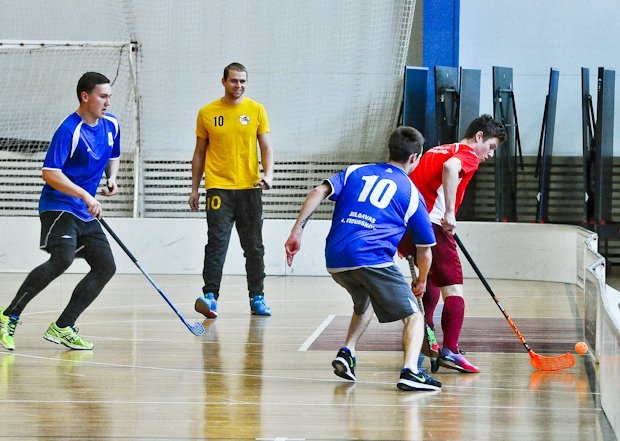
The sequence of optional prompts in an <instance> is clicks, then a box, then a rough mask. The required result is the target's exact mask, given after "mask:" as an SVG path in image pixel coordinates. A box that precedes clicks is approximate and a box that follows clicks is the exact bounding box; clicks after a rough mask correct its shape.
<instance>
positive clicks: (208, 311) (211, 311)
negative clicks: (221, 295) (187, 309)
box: [194, 292, 217, 319]
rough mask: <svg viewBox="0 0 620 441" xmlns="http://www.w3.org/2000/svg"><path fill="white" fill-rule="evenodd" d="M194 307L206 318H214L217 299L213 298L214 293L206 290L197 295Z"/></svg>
mask: <svg viewBox="0 0 620 441" xmlns="http://www.w3.org/2000/svg"><path fill="white" fill-rule="evenodd" d="M194 309H195V310H196V312H199V313H201V314H202V315H204V316H205V317H206V318H208V319H213V318H216V317H217V300H215V294H213V293H212V292H208V293H206V294H205V295H204V296H202V297H198V298H197V299H196V303H194Z"/></svg>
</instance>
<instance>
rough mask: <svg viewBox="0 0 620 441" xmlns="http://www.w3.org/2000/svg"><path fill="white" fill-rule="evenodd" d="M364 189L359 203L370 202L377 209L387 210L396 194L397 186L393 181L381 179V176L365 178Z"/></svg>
mask: <svg viewBox="0 0 620 441" xmlns="http://www.w3.org/2000/svg"><path fill="white" fill-rule="evenodd" d="M362 179H363V180H364V182H365V184H364V188H363V189H362V192H361V193H360V195H359V197H358V198H357V200H358V201H359V202H366V200H367V199H368V201H369V202H370V203H371V204H372V205H374V206H375V207H377V208H385V207H387V206H388V205H389V203H390V201H391V200H392V198H393V197H394V195H395V194H396V190H397V186H396V183H395V182H394V181H392V180H391V179H381V180H380V181H379V182H377V179H379V176H364V177H362Z"/></svg>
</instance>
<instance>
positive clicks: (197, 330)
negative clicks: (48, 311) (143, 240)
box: [99, 218, 205, 335]
mask: <svg viewBox="0 0 620 441" xmlns="http://www.w3.org/2000/svg"><path fill="white" fill-rule="evenodd" d="M99 222H100V223H101V225H103V228H105V229H106V230H108V233H110V236H112V237H113V238H114V240H115V241H116V243H117V244H118V245H119V246H120V247H121V248H122V249H123V251H124V252H125V254H127V256H129V258H130V259H131V261H132V262H133V263H135V265H136V266H137V267H138V269H139V270H140V271H141V272H142V274H144V276H145V277H146V278H147V280H148V281H149V282H151V285H153V287H154V288H155V289H156V290H157V292H158V293H159V295H161V296H162V297H163V298H164V300H165V301H166V303H168V305H169V306H170V307H171V308H172V310H173V311H174V312H175V313H176V315H177V316H178V317H179V318H180V319H181V321H182V322H183V324H184V325H185V326H187V329H189V330H190V332H191V333H192V334H194V335H202V334H204V332H205V328H204V326H202V323H198V322H196V323H194V324H193V325H192V324H190V323H189V322H188V321H187V320H185V317H183V316H182V315H181V313H180V312H179V310H178V309H177V308H176V307H175V306H174V305H173V304H172V302H171V301H170V299H169V298H168V297H167V296H166V294H164V292H163V291H162V289H161V288H160V287H159V286H158V285H157V283H156V282H155V280H153V278H152V277H151V275H150V274H149V273H147V272H146V270H145V269H144V268H142V265H140V262H138V259H136V258H135V257H134V255H133V254H131V251H129V249H127V247H126V246H125V244H124V243H123V242H122V241H121V239H120V238H119V237H118V236H117V235H116V233H115V232H114V231H113V230H112V228H110V226H109V225H108V223H107V222H106V221H105V220H103V218H101V219H99Z"/></svg>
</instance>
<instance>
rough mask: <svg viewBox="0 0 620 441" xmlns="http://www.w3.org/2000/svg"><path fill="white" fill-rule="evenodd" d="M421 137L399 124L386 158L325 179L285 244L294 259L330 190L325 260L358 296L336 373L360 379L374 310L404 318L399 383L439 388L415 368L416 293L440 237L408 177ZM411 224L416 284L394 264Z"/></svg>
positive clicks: (384, 318) (419, 334)
mask: <svg viewBox="0 0 620 441" xmlns="http://www.w3.org/2000/svg"><path fill="white" fill-rule="evenodd" d="M423 144H424V138H423V137H422V135H421V134H420V132H418V131H417V130H416V129H414V128H412V127H398V128H397V129H395V130H394V131H393V132H392V134H391V135H390V138H389V141H388V150H389V161H388V162H387V163H383V164H366V165H351V166H349V167H348V168H346V169H344V170H342V171H341V172H340V173H338V174H337V175H335V176H332V177H331V178H329V179H326V180H325V181H323V183H322V184H321V185H319V186H317V187H315V188H314V189H313V190H312V191H311V192H310V193H309V194H308V196H307V197H306V200H305V201H304V203H303V206H302V207H301V210H300V212H299V216H298V217H297V221H296V222H295V225H294V226H293V228H292V230H291V234H290V236H289V238H288V240H287V241H286V243H285V245H284V248H285V251H286V257H287V263H288V265H289V266H290V265H291V264H292V263H293V258H294V256H295V254H296V253H297V252H298V251H299V250H300V248H301V235H302V233H303V231H304V227H305V225H306V223H307V222H308V220H309V219H310V216H311V215H312V213H313V212H314V211H315V210H316V209H317V207H318V206H319V205H320V203H321V202H322V201H323V200H324V199H325V198H326V197H329V198H330V199H331V200H333V201H335V202H336V207H335V209H334V214H333V217H332V224H331V228H330V231H329V234H328V235H327V240H326V247H325V259H326V264H327V270H328V271H329V272H330V274H331V275H332V278H333V279H334V280H335V281H336V282H337V283H338V284H339V285H341V286H342V287H343V288H345V289H346V290H347V291H348V292H349V294H350V295H351V298H352V299H353V315H352V316H351V322H350V324H349V331H348V334H347V337H346V340H345V345H344V347H342V348H341V349H340V350H339V351H338V354H337V356H336V359H335V360H334V361H333V362H332V366H333V367H334V373H335V374H336V375H338V376H339V377H342V378H344V379H347V380H351V381H355V380H356V377H355V364H356V358H355V346H356V344H357V342H358V340H359V338H360V337H361V336H362V334H363V333H364V331H365V330H366V328H367V327H368V324H369V323H370V320H371V318H372V316H373V313H375V314H376V315H377V318H378V319H379V322H381V323H385V322H393V321H396V320H402V321H403V324H404V329H403V351H404V364H403V368H402V370H401V374H400V379H399V381H398V383H397V387H398V388H399V389H401V390H438V389H440V388H441V383H440V382H439V381H436V380H434V379H433V378H431V377H430V376H428V375H427V374H426V373H425V372H423V371H420V370H418V367H417V360H418V356H419V354H420V348H421V346H422V339H423V336H424V328H423V326H424V316H423V315H422V314H421V313H420V311H419V309H418V307H417V304H416V301H415V299H414V297H413V294H415V295H417V296H420V295H422V294H424V291H425V289H426V278H427V276H428V270H429V268H430V265H431V262H432V254H431V249H430V247H431V246H433V245H434V244H435V235H434V233H433V228H432V226H431V223H430V220H429V217H428V212H427V210H426V205H425V204H424V200H423V199H422V197H421V196H420V194H419V192H418V190H417V189H416V188H415V186H414V185H413V184H412V182H411V180H410V179H409V178H408V174H409V173H410V172H411V171H412V170H413V169H414V168H415V167H416V165H417V164H418V161H419V160H420V156H421V155H422V146H423ZM406 230H409V231H410V232H411V235H412V237H413V240H414V241H415V244H416V247H417V248H416V250H417V254H416V258H417V264H418V267H419V276H418V278H417V280H416V281H415V282H414V283H413V284H412V285H411V287H410V286H409V284H408V283H407V282H406V280H405V278H404V276H403V275H402V273H401V272H400V271H399V270H398V267H397V266H396V264H395V263H394V255H395V254H396V246H397V244H398V242H399V241H400V239H401V237H402V236H403V234H404V232H405V231H406ZM412 291H413V294H412Z"/></svg>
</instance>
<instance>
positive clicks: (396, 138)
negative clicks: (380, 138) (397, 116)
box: [388, 126, 424, 163]
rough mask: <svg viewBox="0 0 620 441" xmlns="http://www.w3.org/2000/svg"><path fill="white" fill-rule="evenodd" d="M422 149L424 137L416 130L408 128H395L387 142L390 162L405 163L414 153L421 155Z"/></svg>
mask: <svg viewBox="0 0 620 441" xmlns="http://www.w3.org/2000/svg"><path fill="white" fill-rule="evenodd" d="M423 148H424V136H422V134H421V133H420V132H419V131H418V130H416V129H414V128H413V127H409V126H400V127H397V128H395V129H394V130H393V131H392V133H391V134H390V138H389V140H388V149H389V151H390V161H396V162H400V163H405V162H407V159H409V156H411V155H413V154H414V153H416V154H418V155H421V154H422V149H423Z"/></svg>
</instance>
